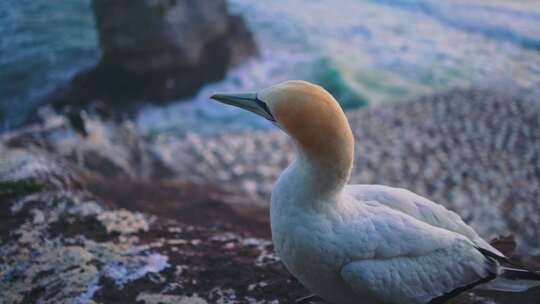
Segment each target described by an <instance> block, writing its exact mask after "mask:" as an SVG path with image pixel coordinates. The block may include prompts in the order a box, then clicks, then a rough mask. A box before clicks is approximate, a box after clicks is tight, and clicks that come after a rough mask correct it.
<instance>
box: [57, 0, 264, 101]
mask: <svg viewBox="0 0 540 304" xmlns="http://www.w3.org/2000/svg"><path fill="white" fill-rule="evenodd" d="M93 10H94V15H95V20H96V27H97V30H98V33H99V38H100V46H101V49H102V52H103V55H102V58H101V61H100V62H99V64H98V65H97V66H96V67H94V68H92V69H90V70H88V71H84V72H82V73H80V74H79V75H77V76H76V77H75V78H74V79H73V80H72V81H71V83H70V84H69V85H68V86H67V87H66V88H61V89H59V90H58V91H57V92H55V93H54V94H53V96H52V97H51V99H52V100H53V101H54V102H55V103H56V104H57V105H63V104H76V105H85V104H86V103H88V102H91V101H93V100H96V99H98V100H103V101H105V102H107V103H108V104H110V105H113V106H116V107H122V106H125V105H126V104H129V103H134V102H140V101H145V102H166V101H169V100H171V99H178V98H181V97H186V96H189V95H192V94H194V93H195V92H196V91H197V90H198V89H199V88H200V87H201V86H202V85H203V84H205V83H208V82H209V81H214V80H218V79H221V78H222V77H223V76H224V75H225V72H226V70H227V68H228V67H229V66H230V65H232V64H237V63H239V62H241V61H242V60H244V59H245V58H246V57H248V56H250V55H253V54H254V53H255V52H256V46H255V42H254V40H253V37H252V35H251V33H250V32H249V30H248V29H247V27H246V24H245V23H244V21H243V19H242V18H241V17H239V16H231V15H229V13H228V10H227V5H226V2H225V0H209V1H195V0H175V1H171V0H117V1H109V0H94V1H93Z"/></svg>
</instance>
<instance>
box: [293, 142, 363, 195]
mask: <svg viewBox="0 0 540 304" xmlns="http://www.w3.org/2000/svg"><path fill="white" fill-rule="evenodd" d="M353 155H354V143H353V142H352V140H349V138H346V142H343V143H339V144H335V143H334V144H332V143H331V142H329V143H328V144H327V145H322V146H321V147H320V148H319V149H317V150H313V149H306V147H305V146H302V145H301V144H297V158H296V160H295V162H296V165H295V166H294V168H295V170H297V171H299V172H298V174H297V177H298V178H300V179H302V184H303V185H304V188H305V189H307V191H310V193H311V194H313V195H316V196H318V197H322V198H325V197H332V196H334V195H336V194H337V193H339V192H340V191H341V190H342V188H343V187H344V186H345V185H346V184H347V182H348V180H349V177H350V174H351V169H352V166H353Z"/></svg>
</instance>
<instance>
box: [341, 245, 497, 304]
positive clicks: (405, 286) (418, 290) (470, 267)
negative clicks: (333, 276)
mask: <svg viewBox="0 0 540 304" xmlns="http://www.w3.org/2000/svg"><path fill="white" fill-rule="evenodd" d="M497 267H498V265H497V264H496V262H494V261H493V260H492V259H490V258H488V257H485V256H484V255H482V253H481V252H479V251H478V250H477V249H476V247H475V246H474V245H473V244H471V243H470V242H468V241H464V238H462V237H457V238H455V241H453V242H452V243H451V244H450V245H449V246H448V247H445V248H439V249H436V250H434V251H431V252H429V253H427V254H424V255H420V256H410V255H402V256H396V257H392V258H386V259H380V258H373V259H364V260H356V261H352V262H349V263H347V264H345V265H344V266H343V267H342V268H341V272H340V274H341V277H342V279H343V280H344V281H345V282H346V283H347V284H348V285H349V286H350V288H351V289H352V290H353V292H355V293H356V294H358V295H359V297H362V296H363V297H366V296H369V297H370V298H375V299H378V300H380V302H382V303H411V304H425V303H430V304H435V303H443V302H444V301H446V300H448V299H449V298H452V297H454V296H455V295H457V294H459V293H461V292H462V291H464V290H466V289H469V288H472V287H474V286H476V285H478V284H482V283H485V282H487V281H490V280H492V279H494V278H495V277H496V273H497Z"/></svg>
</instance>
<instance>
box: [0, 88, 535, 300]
mask: <svg viewBox="0 0 540 304" xmlns="http://www.w3.org/2000/svg"><path fill="white" fill-rule="evenodd" d="M538 113H540V108H539V107H538V103H537V101H535V100H522V99H520V98H517V97H515V96H512V95H504V94H493V93H490V92H484V91H472V92H471V91H465V92H462V91H457V92H453V93H449V94H443V95H440V96H435V97H429V98H427V97H426V98H424V99H421V100H418V101H411V102H406V103H403V104H399V105H393V106H385V107H381V108H368V109H363V110H359V111H355V112H349V113H348V116H349V119H350V121H351V126H352V129H353V131H354V133H355V135H356V136H357V137H358V138H359V140H360V142H361V145H359V147H358V148H359V149H358V155H357V158H356V169H355V170H354V172H353V176H352V178H353V181H354V182H368V183H384V184H389V185H396V186H402V187H406V188H408V189H411V190H414V191H417V192H419V193H422V194H425V195H426V196H429V197H431V198H434V199H435V200H436V201H437V202H440V203H442V204H444V205H446V206H447V207H449V208H451V209H453V210H455V211H456V212H458V213H460V214H461V215H462V216H463V217H464V219H465V220H466V221H467V222H469V223H471V224H472V225H473V226H474V227H475V228H476V229H478V230H479V231H480V232H481V233H482V234H483V235H484V236H486V237H487V236H489V235H490V234H491V233H493V232H496V233H500V234H504V233H507V232H513V233H514V234H515V235H516V237H517V241H518V255H517V256H515V257H514V262H516V263H525V264H527V265H528V266H529V267H530V268H532V269H540V259H539V258H538V256H537V252H538V227H539V223H540V221H539V220H538V219H539V217H538V214H539V213H538V212H537V211H538V210H539V209H538V208H539V207H538V204H537V203H538V202H537V198H538V195H537V194H538V179H539V178H540V175H538V172H540V171H538V166H539V165H540V163H538V147H540V145H538V140H539V138H538V136H536V134H538V132H537V131H538V128H539V127H540V123H539V122H540V121H539V117H540V116H539V115H538ZM42 114H43V117H42V120H41V121H42V123H41V124H35V125H30V126H28V127H25V128H23V129H19V130H15V131H12V132H9V133H5V134H2V136H1V137H0V207H1V208H0V302H2V303H9V304H11V303H148V304H150V303H167V304H169V303H171V304H172V303H203V304H204V303H261V304H263V303H269V304H270V303H272V304H278V303H291V302H292V301H293V299H295V298H297V297H300V296H303V295H306V294H307V290H305V289H304V288H303V287H302V286H301V284H299V283H298V281H297V280H296V279H294V278H293V277H291V276H290V275H289V274H288V272H287V271H286V270H285V268H284V267H283V265H282V264H281V262H280V261H279V258H278V257H277V256H276V255H275V253H274V251H273V247H272V243H271V241H270V233H269V223H268V214H267V211H268V210H267V208H266V207H267V205H265V202H266V201H267V200H266V199H261V198H266V197H267V196H268V194H269V193H268V191H269V189H270V188H271V183H272V182H273V181H274V179H275V176H276V175H277V174H278V173H279V172H280V170H281V169H282V168H283V167H284V166H285V165H286V164H287V162H288V161H290V159H291V157H292V149H291V144H290V142H289V141H288V140H287V139H286V137H285V136H284V135H282V134H280V133H278V132H273V131H270V132H260V133H249V132H246V133H243V134H227V136H214V137H208V136H203V135H195V134H190V135H187V136H185V137H174V136H171V135H153V136H148V137H147V136H144V134H141V133H140V131H139V130H138V129H137V128H136V126H135V125H134V124H133V123H132V122H131V121H129V120H124V121H121V122H118V121H116V122H115V121H110V120H107V119H102V118H99V117H98V116H97V115H94V114H92V113H91V112H88V115H84V116H81V117H80V118H79V119H78V120H75V119H72V118H69V117H65V116H60V115H57V114H55V113H54V112H53V111H48V112H42ZM81 130H84V132H83V131H81ZM494 130H498V131H494ZM278 150H279V151H281V152H282V153H276V152H275V151H278ZM535 255H536V256H535ZM538 298H540V289H536V290H533V291H531V292H528V293H524V294H519V295H515V294H514V295H510V296H509V295H505V294H499V293H476V291H475V294H473V293H465V294H463V295H461V296H460V297H459V298H457V299H455V300H454V301H452V302H451V303H454V304H473V303H474V304H506V303H523V304H533V303H534V304H536V303H538Z"/></svg>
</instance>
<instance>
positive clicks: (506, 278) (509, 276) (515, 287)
mask: <svg viewBox="0 0 540 304" xmlns="http://www.w3.org/2000/svg"><path fill="white" fill-rule="evenodd" d="M500 271H501V272H500V274H499V276H498V278H497V279H495V280H493V281H490V282H487V283H485V284H482V285H480V286H478V289H483V290H497V291H504V292H523V291H527V290H529V289H531V288H535V287H539V286H540V274H539V273H536V272H533V271H529V270H524V269H517V268H510V267H505V266H501V267H500Z"/></svg>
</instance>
